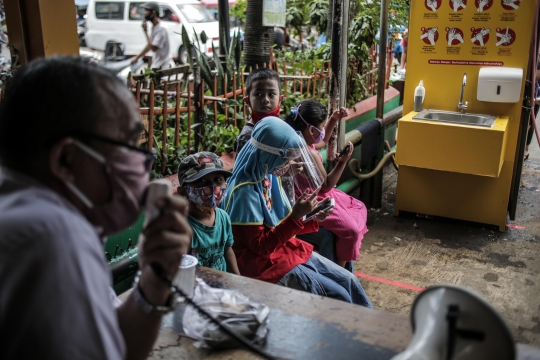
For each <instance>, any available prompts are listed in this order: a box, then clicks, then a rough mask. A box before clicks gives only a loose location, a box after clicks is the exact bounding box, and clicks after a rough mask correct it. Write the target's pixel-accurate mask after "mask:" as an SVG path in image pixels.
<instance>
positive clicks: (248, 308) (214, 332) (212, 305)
mask: <svg viewBox="0 0 540 360" xmlns="http://www.w3.org/2000/svg"><path fill="white" fill-rule="evenodd" d="M197 283H198V285H197V287H196V288H195V293H194V295H193V298H192V300H193V302H195V303H196V304H198V305H199V306H200V307H201V308H203V309H204V310H206V312H208V313H209V314H210V315H212V317H213V318H214V319H216V320H218V321H219V322H220V323H223V324H225V325H227V326H228V328H229V329H231V330H233V331H234V332H235V333H237V334H240V335H242V336H243V337H244V338H246V339H247V340H250V341H251V342H253V343H255V344H259V345H260V344H263V343H264V341H265V339H266V334H267V332H268V326H267V323H268V314H269V313H270V309H269V308H268V306H266V305H263V304H259V303H256V302H253V301H251V300H250V299H249V298H247V297H246V296H245V295H243V294H241V293H239V292H238V291H235V290H227V289H216V288H212V287H210V286H209V285H207V284H206V283H205V282H204V281H203V280H202V279H200V278H197ZM182 325H183V327H184V332H185V334H186V335H187V336H189V337H191V338H193V339H196V340H198V341H197V342H196V343H195V346H197V347H211V348H233V347H238V346H240V344H239V342H238V341H237V340H235V339H233V338H232V337H231V336H229V335H228V334H227V333H226V332H225V331H223V330H222V329H221V328H219V326H218V325H216V324H215V323H214V322H212V321H211V320H209V319H208V318H207V317H206V316H204V315H203V314H200V313H199V311H198V310H197V309H196V308H195V307H193V306H192V305H188V306H187V308H186V311H185V313H184V318H183V321H182Z"/></svg>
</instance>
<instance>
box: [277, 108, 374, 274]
mask: <svg viewBox="0 0 540 360" xmlns="http://www.w3.org/2000/svg"><path fill="white" fill-rule="evenodd" d="M340 112H341V115H345V114H346V110H344V109H341V110H337V111H336V114H333V115H332V120H333V118H335V117H339V115H340ZM344 112H345V113H344ZM326 114H327V110H326V108H325V107H324V106H323V105H322V104H321V103H320V102H318V101H316V100H313V99H310V100H305V101H302V102H300V103H299V104H298V106H297V107H295V108H292V109H291V113H290V114H289V115H287V117H286V119H285V121H286V122H287V123H288V124H289V125H290V126H292V127H293V129H295V130H296V131H299V132H301V133H302V135H303V137H304V139H305V140H306V143H307V145H309V147H310V149H311V155H312V157H313V160H314V162H315V164H316V165H317V167H318V168H319V170H320V172H321V173H322V175H323V178H324V183H323V185H322V188H321V190H320V192H319V195H318V197H319V198H321V199H323V198H325V197H327V196H329V197H331V198H334V200H335V208H334V211H333V212H332V213H330V215H329V216H328V217H327V218H326V220H325V221H324V222H321V223H319V224H320V226H322V227H324V228H325V229H327V230H329V231H331V232H332V233H334V234H335V235H336V254H337V258H338V259H337V263H338V264H339V265H341V266H344V265H345V263H346V262H348V261H354V260H356V259H358V257H359V256H360V247H361V245H362V239H363V238H364V234H365V233H366V232H367V231H368V229H367V226H366V221H367V209H366V207H365V205H364V204H363V203H362V202H361V201H360V200H358V199H355V198H353V197H352V196H349V195H347V194H346V193H344V192H342V191H340V190H338V189H336V188H335V187H334V186H336V184H337V182H338V181H339V178H340V177H341V174H342V173H343V170H344V169H345V166H346V164H347V161H348V160H349V158H350V157H351V155H352V152H353V149H354V146H353V144H352V143H351V142H349V150H348V151H347V152H346V153H344V154H343V155H342V156H340V157H339V158H338V159H337V163H336V166H335V167H334V169H333V170H332V171H331V172H330V173H329V174H327V173H326V171H325V169H324V166H323V163H322V156H321V154H319V152H318V151H317V150H316V146H315V145H316V144H319V143H321V142H322V141H323V140H325V135H326V131H329V132H330V131H332V130H333V129H332V128H330V127H329V128H328V129H325V126H326V123H327V119H326ZM334 115H338V116H334ZM332 123H333V124H334V125H335V121H332ZM331 127H333V126H331ZM318 147H320V146H318ZM295 192H296V193H297V194H296V195H297V196H299V195H301V193H302V190H301V189H295Z"/></svg>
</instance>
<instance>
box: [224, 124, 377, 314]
mask: <svg viewBox="0 0 540 360" xmlns="http://www.w3.org/2000/svg"><path fill="white" fill-rule="evenodd" d="M252 135H253V136H252V137H251V139H250V141H249V142H247V143H246V144H245V146H244V148H243V149H242V150H241V151H240V153H238V155H237V158H236V163H235V166H234V169H233V174H232V176H231V177H230V178H229V188H230V191H228V193H227V194H226V195H225V197H224V198H223V201H222V206H223V208H224V209H225V211H227V213H228V214H229V216H230V218H231V223H232V228H233V234H234V238H235V243H234V246H233V250H234V252H235V255H236V259H237V261H238V267H239V269H240V271H241V273H242V275H244V276H248V277H251V278H254V279H257V280H262V281H267V282H270V283H274V284H277V285H282V286H286V287H290V288H294V289H298V290H302V291H307V292H310V293H313V294H317V295H322V296H328V297H331V298H335V299H340V300H343V301H347V302H351V303H354V304H359V305H363V306H367V307H372V305H371V302H370V301H369V298H368V297H367V295H366V293H365V292H364V290H363V288H362V285H361V284H360V282H359V280H358V278H356V276H354V275H353V274H351V273H350V272H349V271H347V270H345V269H344V268H342V267H340V266H338V265H337V264H335V263H333V262H332V261H330V260H328V259H326V258H324V257H322V256H320V255H319V254H317V253H315V252H313V246H312V245H310V244H308V243H307V242H304V241H302V240H299V239H297V238H296V235H298V234H303V233H310V232H316V231H318V221H324V219H325V218H326V217H327V216H328V214H329V213H330V211H329V210H327V211H325V212H319V213H318V216H317V217H316V220H307V221H304V215H307V214H309V213H310V212H312V211H313V210H314V209H315V208H316V207H317V205H318V204H319V201H318V200H317V191H318V189H317V190H316V191H315V192H313V193H312V194H309V193H308V192H307V191H306V192H304V193H303V194H302V195H301V196H300V197H299V198H298V199H297V201H296V203H295V205H294V206H291V204H290V203H289V200H288V198H287V196H286V195H285V192H284V190H283V188H282V185H281V179H280V176H281V175H283V174H284V173H285V172H286V171H287V167H288V165H289V163H290V160H291V159H298V157H299V153H300V152H301V149H302V148H303V147H305V144H304V141H303V140H302V139H301V137H300V136H299V135H298V134H296V132H295V131H294V130H293V129H292V128H291V127H290V126H289V125H287V124H286V123H285V122H284V121H283V120H281V119H279V118H277V117H272V116H270V117H266V118H264V119H262V120H261V121H259V122H258V123H257V125H255V127H254V129H253V133H252ZM308 156H309V155H308Z"/></svg>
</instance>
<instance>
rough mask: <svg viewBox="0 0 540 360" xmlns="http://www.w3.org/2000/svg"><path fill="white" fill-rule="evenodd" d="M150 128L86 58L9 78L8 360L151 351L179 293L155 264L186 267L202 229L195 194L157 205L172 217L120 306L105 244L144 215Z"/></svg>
mask: <svg viewBox="0 0 540 360" xmlns="http://www.w3.org/2000/svg"><path fill="white" fill-rule="evenodd" d="M45 88H46V89H47V91H43V89H45ZM29 100H31V101H32V106H28V101H29ZM36 109H39V116H36ZM142 130H143V125H142V123H141V121H140V116H139V109H138V106H137V104H136V103H135V101H134V98H133V94H131V93H130V92H129V91H128V89H127V88H126V86H125V85H124V84H123V83H122V81H121V80H119V79H118V78H117V77H116V76H115V75H114V74H112V73H110V72H109V71H108V70H106V69H104V68H101V67H98V66H96V65H91V64H88V63H86V62H84V61H83V60H82V59H80V58H76V57H73V58H72V57H50V58H46V59H41V60H36V61H33V62H31V63H30V64H28V65H27V66H25V67H23V68H21V69H19V70H18V71H17V73H16V74H15V76H14V77H13V78H12V79H11V80H10V82H9V83H8V86H7V89H6V91H5V97H4V99H3V101H2V103H1V104H0V214H2V215H1V216H0V339H1V340H0V354H2V355H1V357H2V359H3V360H11V359H54V360H72V359H96V360H98V359H101V360H102V359H114V360H117V359H146V358H147V357H148V354H149V353H150V350H151V349H152V346H153V344H154V341H155V339H156V338H157V335H158V333H159V329H160V326H161V318H162V315H163V314H164V313H166V312H168V311H172V310H173V309H174V303H175V299H176V297H175V296H174V294H172V293H171V291H170V288H169V287H168V286H167V284H166V283H165V282H164V281H162V280H161V279H160V278H158V277H157V276H156V274H155V273H154V268H157V267H159V268H161V270H162V271H164V273H165V275H166V276H168V277H169V278H173V277H174V276H175V274H176V272H177V270H178V265H179V264H180V261H181V258H182V256H183V255H184V254H185V253H186V252H187V250H188V248H189V244H190V242H191V229H190V226H189V224H188V222H187V220H186V213H187V202H186V201H185V200H184V199H182V198H180V197H176V198H173V197H170V198H166V199H160V201H157V202H156V203H155V205H156V207H157V208H158V209H160V210H161V212H162V213H163V215H162V216H159V217H157V218H156V219H154V220H153V221H151V222H150V223H149V224H148V226H147V227H146V228H145V229H144V230H143V238H144V240H143V241H142V243H140V244H139V253H138V263H139V269H140V272H139V274H138V276H137V277H136V282H135V283H134V286H133V291H132V293H131V294H130V295H129V296H128V297H127V298H126V300H125V302H124V303H123V304H118V302H119V300H118V299H117V298H116V297H115V295H114V292H113V290H112V288H111V279H112V276H111V271H110V268H109V265H108V264H107V263H106V262H105V256H104V252H105V250H104V246H103V245H104V241H105V237H106V236H109V235H112V234H115V233H118V232H120V231H122V230H123V229H126V228H127V227H128V226H130V225H132V224H134V223H135V222H136V221H137V219H138V218H139V215H140V213H141V210H142V209H141V203H142V202H143V196H144V192H145V190H146V187H147V184H148V177H149V168H150V165H151V161H152V159H153V154H152V153H149V152H147V151H145V150H141V149H139V148H138V147H137V141H138V139H139V136H140V133H141V131H142ZM20 134H24V141H25V144H24V146H21V138H20V136H19V135H20Z"/></svg>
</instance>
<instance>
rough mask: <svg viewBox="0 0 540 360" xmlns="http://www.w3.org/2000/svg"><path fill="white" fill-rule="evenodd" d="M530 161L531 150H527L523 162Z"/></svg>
mask: <svg viewBox="0 0 540 360" xmlns="http://www.w3.org/2000/svg"><path fill="white" fill-rule="evenodd" d="M526 160H529V150H525V155H524V156H523V161H526Z"/></svg>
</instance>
